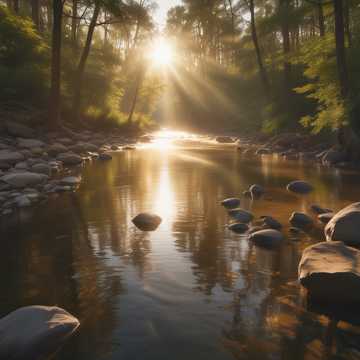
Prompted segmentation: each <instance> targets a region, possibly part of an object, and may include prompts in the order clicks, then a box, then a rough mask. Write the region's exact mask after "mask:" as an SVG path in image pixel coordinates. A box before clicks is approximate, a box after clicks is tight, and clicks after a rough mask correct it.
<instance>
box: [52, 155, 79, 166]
mask: <svg viewBox="0 0 360 360" xmlns="http://www.w3.org/2000/svg"><path fill="white" fill-rule="evenodd" d="M57 160H59V161H61V162H62V163H63V164H64V165H67V166H71V165H79V164H81V163H82V162H83V159H82V157H81V156H79V155H76V154H74V153H62V154H59V155H58V156H57Z"/></svg>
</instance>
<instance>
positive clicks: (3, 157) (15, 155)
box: [0, 150, 24, 164]
mask: <svg viewBox="0 0 360 360" xmlns="http://www.w3.org/2000/svg"><path fill="white" fill-rule="evenodd" d="M22 160H24V155H23V154H21V153H20V152H18V151H9V150H0V162H2V163H8V164H16V163H17V162H20V161H22Z"/></svg>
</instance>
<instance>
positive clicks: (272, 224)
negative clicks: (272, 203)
mask: <svg viewBox="0 0 360 360" xmlns="http://www.w3.org/2000/svg"><path fill="white" fill-rule="evenodd" d="M260 218H261V219H262V220H263V225H264V226H267V227H269V228H271V229H275V230H280V229H281V228H282V225H281V224H280V223H279V221H277V220H276V219H274V218H273V217H271V216H268V215H267V216H261V217H260Z"/></svg>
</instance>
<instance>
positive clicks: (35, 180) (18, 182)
mask: <svg viewBox="0 0 360 360" xmlns="http://www.w3.org/2000/svg"><path fill="white" fill-rule="evenodd" d="M47 179H48V176H46V175H44V174H36V173H33V172H28V171H24V172H14V173H9V174H6V175H4V176H2V177H1V178H0V180H2V181H4V182H5V183H7V184H9V185H11V186H13V187H15V188H24V187H27V186H34V185H38V184H43V183H44V182H46V181H47Z"/></svg>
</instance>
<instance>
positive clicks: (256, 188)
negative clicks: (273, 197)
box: [249, 184, 265, 200]
mask: <svg viewBox="0 0 360 360" xmlns="http://www.w3.org/2000/svg"><path fill="white" fill-rule="evenodd" d="M249 192H250V194H251V198H252V199H254V200H255V199H259V198H260V197H261V196H262V195H263V194H264V193H265V190H264V188H263V187H262V186H261V185H257V184H253V185H251V186H250V187H249Z"/></svg>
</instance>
